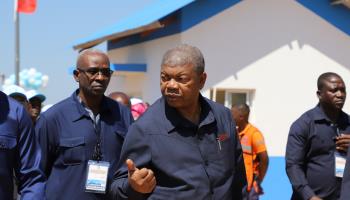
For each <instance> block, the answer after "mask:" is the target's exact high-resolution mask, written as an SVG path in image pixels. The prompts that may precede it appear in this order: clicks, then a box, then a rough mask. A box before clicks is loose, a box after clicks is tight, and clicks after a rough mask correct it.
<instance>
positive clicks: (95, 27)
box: [0, 0, 152, 105]
mask: <svg viewBox="0 0 350 200" xmlns="http://www.w3.org/2000/svg"><path fill="white" fill-rule="evenodd" d="M151 1H152V0H99V1H96V0H59V1H49V0H37V9H36V11H35V12H34V13H33V14H20V67H21V70H23V69H29V68H36V70H37V71H40V72H42V73H43V74H46V75H48V76H49V81H48V85H47V87H45V88H41V89H39V91H40V92H41V93H43V94H44V95H45V96H46V97H47V99H46V101H45V102H44V104H45V105H46V104H54V103H57V102H58V101H60V100H63V99H64V98H66V97H68V96H70V95H71V94H72V93H73V91H74V90H75V89H76V88H77V87H78V85H77V83H76V82H75V81H74V79H73V77H72V75H71V74H69V72H68V69H69V67H72V66H75V61H76V58H77V55H78V53H77V51H75V50H73V44H75V43H76V41H78V40H80V39H82V38H85V37H88V36H90V35H92V34H93V33H95V32H97V31H99V30H101V29H104V28H106V27H109V26H111V25H113V24H115V23H117V22H118V21H119V20H121V19H123V18H124V17H127V16H128V15H130V14H132V13H134V12H137V11H138V10H139V9H142V8H144V7H145V6H146V5H147V4H148V3H149V2H151ZM13 16H14V0H0V74H4V75H5V76H6V77H9V76H10V75H11V74H14V72H15V58H14V57H15V24H14V17H13ZM96 48H98V49H101V50H103V51H106V50H107V49H106V43H105V42H104V43H102V44H101V45H98V46H97V47H96ZM0 85H1V83H0Z"/></svg>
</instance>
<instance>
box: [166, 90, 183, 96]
mask: <svg viewBox="0 0 350 200" xmlns="http://www.w3.org/2000/svg"><path fill="white" fill-rule="evenodd" d="M165 93H166V95H171V96H179V94H180V92H179V90H178V89H175V88H167V89H166V91H165Z"/></svg>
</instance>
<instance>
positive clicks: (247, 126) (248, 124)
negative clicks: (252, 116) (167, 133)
mask: <svg viewBox="0 0 350 200" xmlns="http://www.w3.org/2000/svg"><path fill="white" fill-rule="evenodd" d="M251 127H252V125H251V124H250V123H247V125H246V126H245V127H244V129H243V130H242V131H241V132H239V133H238V134H239V136H242V135H244V134H246V133H248V130H249V129H250V128H251Z"/></svg>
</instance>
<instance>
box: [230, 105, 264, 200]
mask: <svg viewBox="0 0 350 200" xmlns="http://www.w3.org/2000/svg"><path fill="white" fill-rule="evenodd" d="M231 113H232V116H233V118H234V120H235V122H236V125H237V126H236V127H237V132H238V135H239V139H240V141H241V145H242V150H243V159H244V165H245V170H246V176H247V182H248V187H247V192H248V195H247V200H257V199H259V195H262V194H263V189H262V187H261V183H262V181H263V180H264V177H265V174H266V171H267V168H268V164H269V157H268V154H267V150H266V146H265V141H264V137H263V135H262V133H261V132H260V131H259V130H258V129H257V128H256V127H254V126H253V125H252V124H251V123H249V121H248V119H249V113H250V109H249V106H248V105H247V104H245V103H242V104H236V105H233V106H232V108H231Z"/></svg>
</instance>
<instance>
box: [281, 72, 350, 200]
mask: <svg viewBox="0 0 350 200" xmlns="http://www.w3.org/2000/svg"><path fill="white" fill-rule="evenodd" d="M317 88H318V90H317V97H318V99H319V103H318V104H317V106H316V107H315V108H313V109H311V110H309V111H307V112H306V113H304V114H303V115H302V116H301V117H300V118H299V119H297V120H296V121H295V122H294V123H293V124H292V126H291V128H290V131H289V136H288V142H287V149H286V170H287V174H288V177H289V180H290V182H291V184H292V187H293V195H292V200H320V199H325V200H327V199H332V200H333V199H338V198H339V195H340V187H341V181H342V176H343V172H344V163H345V158H346V153H347V149H348V146H349V142H350V135H349V134H350V119H349V116H348V115H347V114H346V113H344V112H343V111H342V108H343V105H344V102H345V98H346V90H345V84H344V81H343V79H342V78H341V77H340V76H339V75H338V74H336V73H332V72H327V73H324V74H322V75H320V76H319V78H318V81H317Z"/></svg>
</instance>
